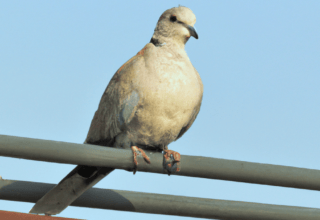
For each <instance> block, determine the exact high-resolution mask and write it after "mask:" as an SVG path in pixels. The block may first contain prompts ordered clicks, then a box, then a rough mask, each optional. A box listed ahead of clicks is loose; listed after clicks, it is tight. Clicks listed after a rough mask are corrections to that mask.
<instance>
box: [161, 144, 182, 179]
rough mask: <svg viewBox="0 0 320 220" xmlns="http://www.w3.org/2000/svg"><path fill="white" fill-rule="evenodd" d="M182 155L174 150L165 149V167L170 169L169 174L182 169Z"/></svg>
mask: <svg viewBox="0 0 320 220" xmlns="http://www.w3.org/2000/svg"><path fill="white" fill-rule="evenodd" d="M180 159H181V155H180V154H179V153H178V152H176V151H173V150H164V154H163V168H165V169H166V170H167V171H168V174H169V175H170V174H171V173H175V172H179V171H180Z"/></svg>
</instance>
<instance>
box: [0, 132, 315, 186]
mask: <svg viewBox="0 0 320 220" xmlns="http://www.w3.org/2000/svg"><path fill="white" fill-rule="evenodd" d="M146 153H147V155H148V156H149V157H150V159H151V164H147V163H143V162H141V163H139V165H138V171H143V172H152V173H164V174H165V173H166V171H164V170H163V167H162V160H163V158H162V154H161V153H159V152H152V151H146ZM0 156H7V157H15V158H24V159H30V160H38V161H48V162H56V163H67V164H81V165H90V166H100V167H113V168H116V169H124V170H132V169H133V159H132V158H133V155H132V151H131V150H123V149H115V148H109V147H101V146H95V145H88V144H74V143H66V142H57V141H48V140H39V139H31V138H21V137H13V136H6V135H0ZM174 175H181V176H191V177H202V178H210V179H221V180H230V181H238V182H246V183H257V184H266V185H274V186H284V187H293V188H300V189H310V190H320V171H319V170H312V169H304V168H296V167H288V166H279V165H270V164H260V163H250V162H243V161H235V160H224V159H217V158H210V157H195V156H185V155H182V156H181V171H180V172H178V173H176V174H174Z"/></svg>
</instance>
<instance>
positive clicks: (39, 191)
mask: <svg viewBox="0 0 320 220" xmlns="http://www.w3.org/2000/svg"><path fill="white" fill-rule="evenodd" d="M53 187H54V184H45V183H35V182H25V181H14V180H0V199H3V200H11V201H21V202H32V203H35V202H36V201H37V200H38V199H40V198H41V197H42V196H43V195H44V194H45V193H46V192H47V191H48V190H50V189H52V188H53ZM71 205H72V206H79V207H89V208H99V209H112V210H121V211H130V212H141V213H154V214H164V215H177V216H189V217H199V218H211V219H222V220H240V219H246V220H257V219H259V220H274V219H278V220H301V219H303V220H319V219H320V209H313V208H303V207H294V206H281V205H269V204H260V203H250V202H238V201H228V200H216V199H202V198H195V197H185V196H172V195H165V194H153V193H138V192H131V191H122V190H111V189H98V188H91V189H89V190H88V191H86V192H85V193H84V194H83V195H81V196H80V197H79V198H78V199H77V200H76V201H74V202H73V203H72V204H71Z"/></svg>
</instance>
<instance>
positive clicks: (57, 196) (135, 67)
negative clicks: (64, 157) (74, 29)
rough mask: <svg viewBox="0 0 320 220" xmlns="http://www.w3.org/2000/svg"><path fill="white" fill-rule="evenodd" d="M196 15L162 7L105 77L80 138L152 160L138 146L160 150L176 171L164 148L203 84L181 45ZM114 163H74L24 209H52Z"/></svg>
mask: <svg viewBox="0 0 320 220" xmlns="http://www.w3.org/2000/svg"><path fill="white" fill-rule="evenodd" d="M195 22H196V17H195V15H194V14H193V12H192V11H191V10H190V9H189V8H187V7H183V6H179V7H174V8H171V9H168V10H166V11H165V12H164V13H163V14H162V15H161V16H160V18H159V20H158V23H157V25H156V28H155V30H154V34H153V36H152V38H151V41H150V43H148V44H147V45H145V47H143V48H142V49H141V50H140V51H139V52H138V53H137V54H136V55H135V56H133V57H132V58H131V59H129V60H128V61H127V62H126V63H124V64H123V65H122V66H121V67H120V68H119V69H118V70H117V71H116V73H115V74H114V76H113V77H112V79H111V80H110V82H109V84H108V86H107V88H106V90H105V91H104V93H103V95H102V97H101V100H100V104H99V107H98V110H97V111H96V112H95V114H94V117H93V119H92V122H91V125H90V129H89V132H88V135H87V138H86V140H85V142H84V143H86V144H93V145H100V146H106V147H115V148H123V149H132V151H133V161H134V164H135V169H134V172H135V171H136V170H137V167H138V166H139V165H138V162H137V157H143V158H144V161H145V162H146V163H152V161H150V159H149V157H148V156H147V155H146V154H145V152H144V149H148V150H154V151H158V152H161V151H163V152H164V160H163V167H164V169H165V170H167V171H168V173H169V174H170V173H175V172H179V170H180V154H179V153H178V152H175V151H172V150H168V145H169V144H170V143H171V142H173V141H176V140H177V139H179V138H180V137H181V136H182V135H183V134H184V133H185V132H186V131H187V130H188V129H189V128H190V126H191V125H192V124H193V122H194V121H195V119H196V117H197V115H198V113H199V110H200V105H201V101H202V96H203V84H202V81H201V78H200V76H199V74H198V72H197V70H196V69H195V68H194V67H193V65H192V63H191V61H190V59H189V57H188V55H187V53H186V51H185V44H186V43H187V41H188V40H189V38H190V37H194V38H195V39H198V34H197V32H196V30H195V28H194V24H195ZM113 170H114V168H108V167H90V166H84V165H78V166H77V167H76V168H75V169H74V170H72V171H71V172H70V173H69V174H68V175H67V176H66V177H65V178H64V179H63V180H61V181H60V183H59V184H58V185H57V186H55V187H54V188H53V189H52V190H50V191H49V192H48V193H47V194H45V195H44V196H43V197H42V198H41V199H40V200H39V201H37V203H36V204H35V206H34V207H33V208H32V209H31V211H30V213H45V214H47V215H53V214H58V213H60V212H61V211H63V210H64V209H65V208H66V207H68V206H69V205H70V204H71V203H72V202H73V201H74V200H75V199H76V198H78V197H79V196H80V195H81V194H82V193H84V192H85V191H86V190H88V189H90V188H91V187H92V186H93V185H95V184H96V183H97V182H99V181H100V180H101V179H103V178H104V177H105V176H107V175H108V174H109V173H110V172H112V171H113Z"/></svg>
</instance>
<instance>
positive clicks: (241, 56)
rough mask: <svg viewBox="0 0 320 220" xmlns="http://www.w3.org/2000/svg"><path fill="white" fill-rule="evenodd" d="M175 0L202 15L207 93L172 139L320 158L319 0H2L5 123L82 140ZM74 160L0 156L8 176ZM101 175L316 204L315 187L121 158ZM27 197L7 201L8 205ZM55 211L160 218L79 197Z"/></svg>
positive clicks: (149, 186)
mask: <svg viewBox="0 0 320 220" xmlns="http://www.w3.org/2000/svg"><path fill="white" fill-rule="evenodd" d="M178 4H181V5H184V6H187V7H189V8H190V9H191V10H192V11H193V12H194V13H195V15H196V16H197V22H196V24H195V27H196V29H197V32H198V34H199V39H198V40H195V39H194V38H191V39H190V40H189V42H188V43H187V45H186V50H187V53H188V55H189V57H190V60H191V62H192V63H193V65H194V66H195V68H196V69H197V70H198V72H199V73H200V75H201V78H202V80H203V83H204V97H203V104H202V107H201V110H200V114H199V116H198V117H197V119H196V121H195V123H194V124H193V126H192V127H191V129H190V130H189V131H188V132H187V133H186V134H185V135H184V136H183V137H182V138H181V139H179V140H178V141H177V142H174V143H172V144H171V145H169V148H171V149H173V150H176V151H178V152H180V153H181V154H183V155H198V156H207V157H216V158H224V159H233V160H242V161H250V162H259V163H268V164H278V165H287V166H296V167H304V168H311V169H320V162H319V161H320V160H319V155H320V135H319V131H320V114H319V112H320V86H319V84H320V28H319V23H320V13H319V11H320V1H303V0H301V1H294V0H287V1H285V0H283V1H157V2H156V3H155V2H154V1H146V0H144V1H142V0H141V1H114V2H111V1H79V0H77V1H75V0H74V1H71V0H70V1H31V0H30V1H4V0H3V1H1V3H0V97H1V99H0V100H1V105H0V134H5V135H13V136H21V137H29V138H38V139H46V140H56V141H65V142H73V143H82V142H83V141H84V139H85V137H86V134H87V132H88V129H89V125H90V122H91V119H92V117H93V114H94V112H95V110H96V109H97V106H98V103H99V100H100V98H101V95H102V93H103V91H104V89H105V88H106V86H107V84H108V82H109V80H110V78H111V77H112V76H113V74H114V73H115V71H116V70H117V69H118V68H119V67H120V66H121V65H122V64H123V63H124V62H126V61H127V60H128V59H129V58H130V57H132V56H133V55H135V54H136V53H137V52H138V51H139V50H140V49H142V48H143V47H144V45H145V44H147V43H148V42H149V41H150V38H151V36H152V34H153V30H154V27H155V25H156V23H157V20H158V19H159V17H160V15H161V14H162V12H164V11H165V10H166V9H169V8H171V7H175V6H178ZM73 167H74V166H73V165H63V164H54V163H46V162H36V161H28V160H22V159H13V158H6V157H0V175H1V176H2V177H3V178H4V179H12V180H25V181H35V182H45V183H58V182H59V181H60V180H61V179H62V178H63V177H64V176H65V175H66V174H67V173H69V171H70V170H71V169H73ZM96 186H97V187H100V188H107V189H120V190H131V191H139V192H150V193H162V194H172V195H183V196H194V197H202V198H212V199H225V200H237V201H248V202H259V203H268V204H278V205H292V206H304V207H314V208H320V202H319V197H320V192H317V191H311V190H299V189H290V188H283V187H274V186H263V185H255V184H246V183H237V182H230V181H221V180H208V179H201V178H188V177H178V176H170V177H169V176H166V175H160V174H149V173H142V172H140V173H139V172H138V173H137V174H136V175H132V173H129V172H126V171H120V170H117V171H115V172H113V173H112V174H110V175H109V176H108V177H107V178H105V179H103V180H102V181H101V182H99V183H98V184H97V185H96ZM32 206H33V204H31V203H22V202H9V201H3V200H1V201H0V209H1V210H11V211H19V212H28V211H29V210H30V209H31V207H32ZM58 216H63V217H74V218H82V219H106V218H107V217H108V218H110V219H114V218H115V217H118V218H119V219H128V218H134V219H135V218H139V219H141V220H142V219H150V217H152V219H153V220H155V219H163V216H160V215H152V214H137V213H131V212H121V211H109V210H99V209H89V208H76V207H68V208H67V209H66V210H65V211H63V212H62V213H61V214H60V215H58ZM169 219H179V217H175V216H167V217H166V220H169ZM185 219H186V218H185Z"/></svg>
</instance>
